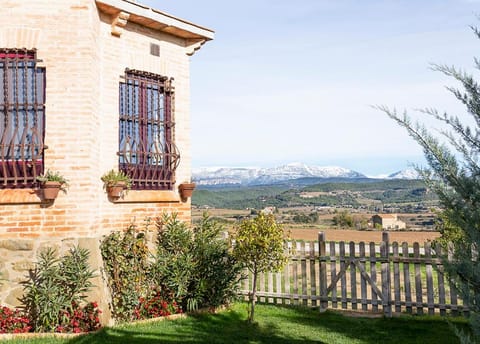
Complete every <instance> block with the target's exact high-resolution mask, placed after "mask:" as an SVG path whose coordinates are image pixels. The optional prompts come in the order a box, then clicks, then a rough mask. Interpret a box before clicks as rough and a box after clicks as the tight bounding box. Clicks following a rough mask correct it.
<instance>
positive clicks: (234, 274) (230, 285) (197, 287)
mask: <svg viewBox="0 0 480 344" xmlns="http://www.w3.org/2000/svg"><path fill="white" fill-rule="evenodd" d="M193 232H194V242H193V253H194V257H195V259H196V260H197V261H198V262H199V265H198V267H197V270H196V271H195V274H194V279H193V281H192V284H193V286H191V287H192V290H194V291H196V293H197V294H198V295H199V296H200V298H201V302H202V305H203V306H208V307H218V306H221V305H225V304H228V303H230V302H231V301H232V300H233V299H234V298H235V297H236V295H237V291H238V285H239V283H238V282H239V279H240V278H241V274H240V273H241V266H240V264H238V263H237V260H236V259H235V257H234V256H233V255H232V253H231V251H230V247H231V245H230V242H229V241H228V240H226V239H224V238H222V237H221V236H222V233H225V228H224V227H222V226H220V225H219V224H218V223H217V222H215V221H212V220H211V219H210V217H209V216H208V214H206V213H205V214H203V217H202V221H201V222H200V224H199V225H198V226H196V227H194V229H193Z"/></svg>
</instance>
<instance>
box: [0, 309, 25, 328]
mask: <svg viewBox="0 0 480 344" xmlns="http://www.w3.org/2000/svg"><path fill="white" fill-rule="evenodd" d="M30 329H31V326H30V319H29V318H28V317H27V316H26V315H25V313H24V312H22V311H21V310H19V309H11V308H8V307H5V306H3V307H0V333H25V332H29V331H30Z"/></svg>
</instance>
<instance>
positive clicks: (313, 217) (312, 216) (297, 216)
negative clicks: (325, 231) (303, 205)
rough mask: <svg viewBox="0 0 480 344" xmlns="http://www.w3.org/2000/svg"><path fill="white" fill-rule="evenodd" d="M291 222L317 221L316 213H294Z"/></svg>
mask: <svg viewBox="0 0 480 344" xmlns="http://www.w3.org/2000/svg"><path fill="white" fill-rule="evenodd" d="M293 222H295V223H317V222H318V213H317V212H313V213H310V214H308V215H307V214H303V213H299V214H295V215H294V216H293Z"/></svg>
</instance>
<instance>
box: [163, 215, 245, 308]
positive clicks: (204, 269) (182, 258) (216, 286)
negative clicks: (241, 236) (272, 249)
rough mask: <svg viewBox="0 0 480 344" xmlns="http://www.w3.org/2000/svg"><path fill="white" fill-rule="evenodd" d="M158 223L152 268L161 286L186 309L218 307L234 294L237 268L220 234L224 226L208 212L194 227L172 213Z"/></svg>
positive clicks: (229, 299)
mask: <svg viewBox="0 0 480 344" xmlns="http://www.w3.org/2000/svg"><path fill="white" fill-rule="evenodd" d="M157 226H158V229H159V232H158V242H157V256H156V261H155V269H154V271H155V276H156V278H157V282H158V283H159V284H160V287H161V288H162V289H164V290H170V291H171V292H172V293H174V295H175V298H176V299H177V300H179V301H180V302H181V303H182V305H183V307H184V308H186V309H187V310H194V309H197V308H198V307H217V306H220V305H222V304H226V303H228V302H230V301H231V300H232V299H233V298H234V297H235V295H236V290H237V285H238V276H239V272H240V268H239V266H238V265H237V264H236V261H235V259H234V257H233V256H232V255H231V253H230V252H229V246H228V243H227V241H226V240H224V239H222V238H221V236H220V234H221V232H222V231H223V227H221V226H220V225H219V224H218V223H217V222H215V221H212V220H211V219H210V218H209V217H208V215H207V214H204V216H203V218H202V221H201V222H200V224H199V225H198V226H197V227H195V228H193V230H191V229H190V228H188V227H187V226H186V224H185V223H183V222H181V221H179V220H178V219H177V218H176V216H175V215H172V216H167V215H166V216H164V217H163V218H162V220H161V221H159V222H158V224H157Z"/></svg>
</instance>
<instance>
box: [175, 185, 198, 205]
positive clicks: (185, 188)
mask: <svg viewBox="0 0 480 344" xmlns="http://www.w3.org/2000/svg"><path fill="white" fill-rule="evenodd" d="M195 186H196V185H195V183H182V184H180V185H179V186H178V190H179V191H180V197H181V199H182V201H183V202H186V201H187V199H188V198H190V197H192V194H193V190H194V189H195Z"/></svg>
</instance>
